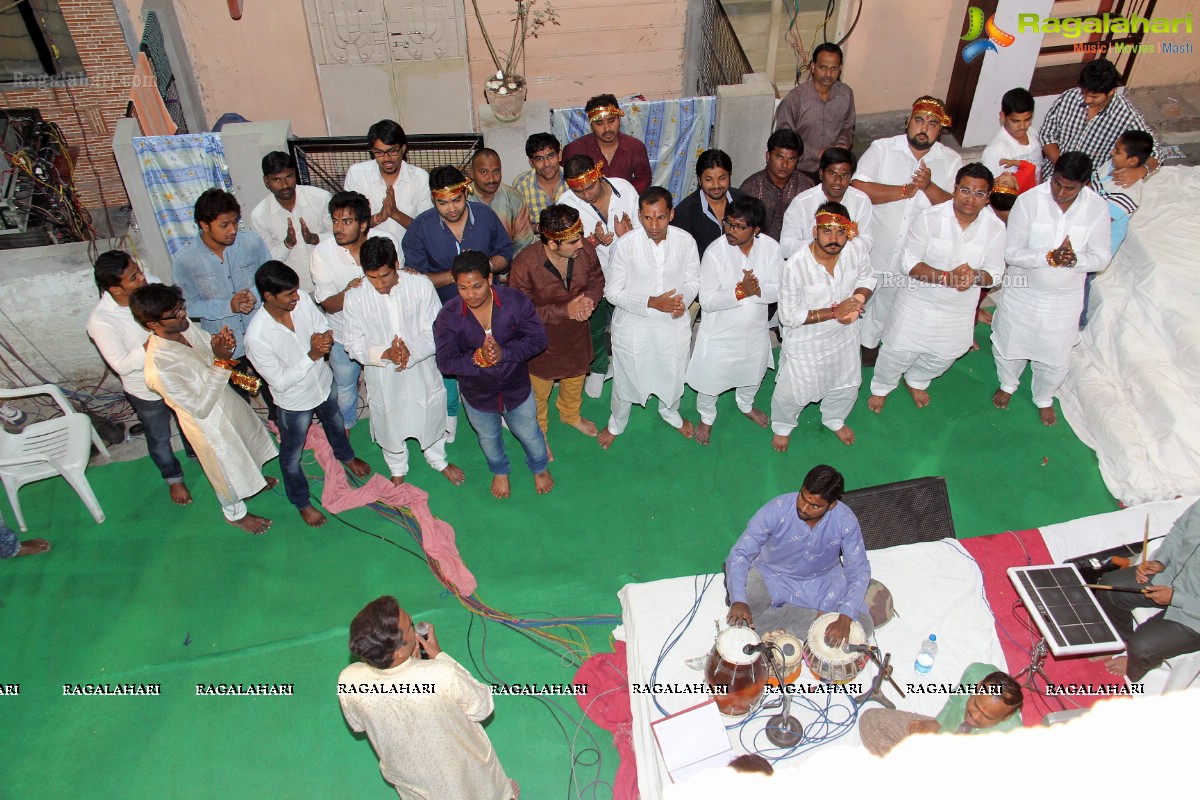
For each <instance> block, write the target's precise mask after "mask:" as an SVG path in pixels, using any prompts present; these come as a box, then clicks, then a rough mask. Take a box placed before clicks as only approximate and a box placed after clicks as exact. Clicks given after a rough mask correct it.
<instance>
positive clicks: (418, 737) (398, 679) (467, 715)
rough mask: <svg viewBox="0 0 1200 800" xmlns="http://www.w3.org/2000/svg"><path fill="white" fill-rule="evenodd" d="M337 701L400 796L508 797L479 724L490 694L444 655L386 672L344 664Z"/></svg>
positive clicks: (447, 799) (488, 709)
mask: <svg viewBox="0 0 1200 800" xmlns="http://www.w3.org/2000/svg"><path fill="white" fill-rule="evenodd" d="M372 689H374V691H372ZM355 690H358V691H355ZM381 690H382V691H381ZM338 702H339V703H341V706H342V714H343V715H344V716H345V717H346V722H347V724H349V725H350V728H351V729H352V730H355V731H358V732H362V731H366V733H367V738H368V739H370V740H371V747H373V748H374V749H375V753H376V755H378V756H379V771H380V772H382V773H383V777H384V778H386V779H387V781H388V783H390V784H392V785H393V786H395V787H396V789H397V791H399V792H400V795H401V797H404V798H412V800H452V799H453V800H467V799H468V798H469V799H470V800H508V798H510V797H512V786H511V785H510V783H509V780H508V777H507V776H506V775H505V774H504V768H503V767H502V766H501V765H500V760H499V759H498V758H497V757H496V751H495V750H494V749H493V748H492V743H491V741H489V740H488V737H487V733H485V732H484V730H483V726H482V725H480V724H479V723H480V722H482V721H483V720H485V719H487V718H488V717H489V716H490V715H491V713H492V708H493V702H492V695H491V692H490V691H489V690H488V688H487V687H486V686H484V685H483V684H481V683H480V682H479V681H477V680H475V679H474V678H473V677H471V674H470V673H469V672H467V671H466V670H465V669H463V668H462V666H461V665H460V664H459V663H458V662H457V661H455V660H454V659H453V658H451V657H450V656H448V655H447V654H445V653H439V654H438V657H437V658H431V659H422V658H410V659H409V660H408V661H405V662H404V663H403V664H401V665H400V666H397V667H391V668H390V669H376V668H375V667H372V666H371V665H370V664H363V663H356V664H351V665H350V666H348V667H346V668H345V669H344V670H342V673H341V675H339V676H338Z"/></svg>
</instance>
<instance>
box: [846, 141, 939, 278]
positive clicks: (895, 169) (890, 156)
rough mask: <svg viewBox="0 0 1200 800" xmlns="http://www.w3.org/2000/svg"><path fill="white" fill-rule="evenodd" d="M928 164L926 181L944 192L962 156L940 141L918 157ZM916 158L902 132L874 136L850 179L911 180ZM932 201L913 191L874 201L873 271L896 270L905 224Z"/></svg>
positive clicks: (898, 183) (896, 182) (900, 183)
mask: <svg viewBox="0 0 1200 800" xmlns="http://www.w3.org/2000/svg"><path fill="white" fill-rule="evenodd" d="M921 161H924V162H925V166H927V167H928V168H929V174H930V181H931V182H932V183H933V185H934V186H937V187H938V188H939V189H943V190H945V191H946V192H950V191H953V189H954V176H955V175H956V174H957V173H958V170H959V168H960V167H962V157H961V156H959V154H958V153H956V152H954V151H953V150H951V149H950V148H949V147H946V146H945V145H943V144H942V143H941V142H934V143H933V147H931V148H929V149H928V150H926V151H925V154H924V155H923V156H922V157H921ZM918 163H919V162H918V161H917V159H916V158H914V157H913V154H912V150H911V149H910V148H909V146H908V137H907V136H905V135H904V134H903V133H902V134H900V135H899V136H893V137H891V138H890V139H876V140H875V141H873V142H871V146H870V147H868V148H867V152H865V153H863V157H862V158H861V159H859V162H858V171H856V172H855V173H854V180H856V181H866V182H868V183H883V184H888V185H892V186H903V185H904V184H906V183H911V182H912V176H913V173H914V172H916V170H917V166H918ZM930 205H932V204H931V203H930V202H929V198H928V197H926V196H925V193H924V192H917V193H916V194H914V195H913V196H912V197H908V198H905V199H904V200H895V201H893V202H890V203H880V204H876V206H875V208H874V216H873V218H872V222H871V225H872V229H871V233H870V235H871V238H872V240H873V242H874V243H873V244H872V245H871V267H872V268H873V269H874V270H875V272H876V274H883V273H885V272H898V271H899V267H900V254H901V253H902V251H903V250H904V236H905V234H906V233H908V226H909V225H910V224H912V221H913V220H914V219H916V218H917V215H918V214H920V213H921V212H922V211H924V210H925V209H927V208H929V207H930Z"/></svg>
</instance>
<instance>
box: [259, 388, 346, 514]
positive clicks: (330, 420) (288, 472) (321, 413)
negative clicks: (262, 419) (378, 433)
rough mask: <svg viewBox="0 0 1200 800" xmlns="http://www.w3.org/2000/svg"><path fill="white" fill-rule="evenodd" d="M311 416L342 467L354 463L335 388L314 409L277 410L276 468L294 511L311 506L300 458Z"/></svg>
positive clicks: (302, 453) (310, 423) (306, 480)
mask: <svg viewBox="0 0 1200 800" xmlns="http://www.w3.org/2000/svg"><path fill="white" fill-rule="evenodd" d="M313 414H316V415H317V419H319V420H320V421H321V426H322V427H323V428H324V429H325V438H327V439H328V440H329V444H330V446H331V447H332V448H333V455H334V457H336V458H337V460H338V461H341V462H342V463H343V464H344V463H346V462H347V461H351V460H353V459H354V448H352V447H351V446H350V440H349V439H348V438H346V431H345V429H344V428H343V427H342V415H341V413H339V411H338V395H337V387H336V386H331V387H330V389H329V397H327V398H325V402H324V403H321V405H319V406H317V407H316V408H315V409H309V410H308V411H288V410H287V409H284V408H281V409H279V418H278V420H277V421H276V424H277V425H279V467H280V469H281V470H282V471H283V488H284V490H285V491H286V492H287V499H288V502H289V503H291V504H292V505H294V506H295V507H296V508H308V507H309V506H311V505H312V500H311V499H310V497H309V494H308V478H306V477H305V476H304V468H303V467H302V466H301V465H300V458H301V456H303V455H304V440H305V439H306V438H307V437H308V428H309V426H310V425H312V418H313Z"/></svg>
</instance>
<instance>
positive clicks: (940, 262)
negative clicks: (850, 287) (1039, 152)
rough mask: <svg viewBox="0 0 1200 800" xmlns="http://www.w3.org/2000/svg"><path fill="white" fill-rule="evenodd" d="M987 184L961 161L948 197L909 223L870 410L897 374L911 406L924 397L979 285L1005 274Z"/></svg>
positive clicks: (947, 359) (955, 345) (961, 331)
mask: <svg viewBox="0 0 1200 800" xmlns="http://www.w3.org/2000/svg"><path fill="white" fill-rule="evenodd" d="M991 191H992V174H991V172H989V171H988V170H987V168H986V167H984V166H983V165H982V164H968V165H967V166H965V167H963V168H962V169H960V170H959V171H958V175H957V176H956V177H955V185H954V199H952V200H951V201H950V202H949V203H942V204H940V205H936V206H934V207H933V208H930V209H926V211H925V212H924V213H923V214H921V216H919V217H917V219H916V220H915V221H914V222H913V224H912V226H911V227H910V228H909V229H908V237H907V239H906V240H905V244H904V255H903V260H902V261H901V264H902V267H903V268H904V269H905V271H906V272H907V279H908V281H909V284H908V289H907V290H906V291H902V292H900V293H899V294H898V295H897V296H896V304H895V305H894V306H893V307H892V313H891V316H890V317H889V318H888V321H887V325H886V327H884V329H883V345H882V346H881V347H880V349H879V360H878V361H876V362H875V371H874V373H873V374H872V376H871V398H870V399H869V400H868V401H867V407H868V408H869V409H871V410H872V411H874V412H876V413H879V412H880V411H881V410H883V405H884V403H885V402H886V400H887V396H888V394H890V393H891V391H892V390H893V389H895V388H896V386H898V385H899V383H900V378H901V377H903V378H904V383H905V385H906V386H907V387H908V391H909V393H910V394H911V395H912V398H913V402H914V403H916V404H917V408H924V407H925V406H927V405H929V392H928V391H927V390H928V389H929V384H930V383H931V382H932V381H933V380H934V379H935V378H937V377H939V376H941V375H942V374H943V373H945V372H946V370H948V369H949V368H950V366H951V365H952V364H953V363H954V362H955V361H956V360H957V359H958V358H959V357H960V356H962V355H963V354H964V353H966V352H967V350H969V349H970V348H971V343H972V341H973V334H974V331H975V307H976V306H977V305H978V304H979V292H980V290H981V287H990V286H992V285H994V284H995V283H996V281H998V280H999V279H1000V278H1001V276H1002V275H1003V274H1004V223H1003V222H1001V221H1000V218H999V217H997V216H996V214H995V212H994V211H992V209H991V207H990V206H989V205H988V198H989V197H990V196H991Z"/></svg>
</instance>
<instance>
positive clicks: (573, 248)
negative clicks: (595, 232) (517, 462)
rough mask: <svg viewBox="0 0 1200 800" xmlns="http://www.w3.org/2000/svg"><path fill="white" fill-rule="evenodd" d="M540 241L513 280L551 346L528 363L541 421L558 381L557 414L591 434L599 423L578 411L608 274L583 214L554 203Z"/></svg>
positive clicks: (522, 256) (516, 264)
mask: <svg viewBox="0 0 1200 800" xmlns="http://www.w3.org/2000/svg"><path fill="white" fill-rule="evenodd" d="M538 231H539V235H540V236H541V239H542V243H541V245H538V244H532V245H530V246H529V247H526V248H525V249H524V250H522V251H521V252H520V253H519V254H518V255H517V257H516V258H514V259H513V262H512V268H511V270H510V272H509V278H508V284H509V286H510V287H511V288H514V289H519V290H521V291H522V292H524V293H525V294H526V295H528V296H529V298H530V299H531V300H533V305H534V306H535V307H536V308H537V312H538V316H539V317H541V320H542V324H543V325H544V326H545V328H546V337H547V338H548V339H549V345H548V346H547V347H546V350H545V351H544V352H543V353H542V354H541V355H538V356H536V357H535V358H534V359H533V360H531V361H530V362H529V381H530V383H532V384H533V393H534V396H535V397H536V398H537V419H538V424H539V425H540V426H541V428H542V430H543V431H545V430H546V429H547V427H548V419H547V418H548V408H547V406H548V404H549V400H550V392H551V390H553V388H554V382H555V381H558V403H557V406H558V413H559V417H560V418H561V419H562V421H563V422H564V423H565V424H567V425H570V426H572V427H573V428H575V429H577V430H578V431H580V432H581V433H583V434H584V435H586V436H595V435H596V425H595V423H593V422H591V421H589V420H586V419H584V418H583V417H581V416H580V415H579V408H580V406H581V405H582V403H583V383H584V379H585V378H587V374H588V370H589V369H590V367H591V363H592V335H591V329H590V326H589V325H588V319H589V318H590V317H591V316H592V312H593V311H594V310H595V308H596V304H597V303H599V302H600V298H602V297H603V296H604V272H603V271H602V270H601V269H600V260H599V259H598V258H597V257H596V248H595V247H594V246H593V245H592V244H590V243H589V242H588V241H587V240H585V239H584V235H583V234H584V231H583V223H582V222H581V221H580V219H579V212H578V211H577V210H575V209H574V208H571V207H570V206H565V205H559V204H554V205H550V206H547V207H546V208H545V210H543V211H542V216H541V221H540V224H539V226H538Z"/></svg>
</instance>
